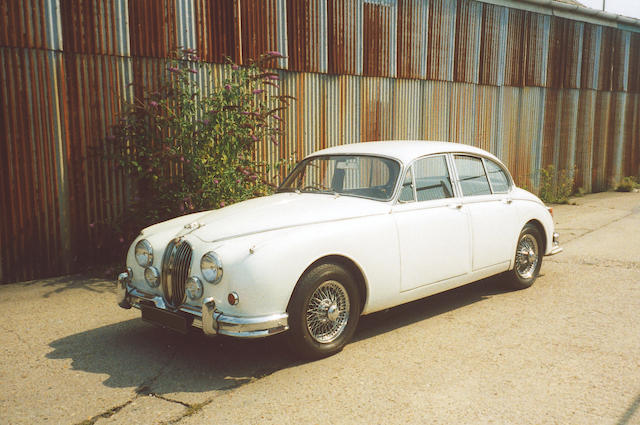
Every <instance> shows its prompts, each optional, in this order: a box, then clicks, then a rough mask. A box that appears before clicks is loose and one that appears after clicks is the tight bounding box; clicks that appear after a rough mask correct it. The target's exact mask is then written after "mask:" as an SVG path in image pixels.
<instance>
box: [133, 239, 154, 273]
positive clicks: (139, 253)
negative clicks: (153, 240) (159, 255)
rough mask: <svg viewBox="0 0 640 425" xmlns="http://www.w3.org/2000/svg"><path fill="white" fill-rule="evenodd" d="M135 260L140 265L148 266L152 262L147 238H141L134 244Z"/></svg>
mask: <svg viewBox="0 0 640 425" xmlns="http://www.w3.org/2000/svg"><path fill="white" fill-rule="evenodd" d="M136 261H137V262H138V264H140V266H142V267H147V266H150V265H151V263H153V248H151V244H150V243H149V241H148V240H146V239H142V240H140V241H138V243H137V244H136Z"/></svg>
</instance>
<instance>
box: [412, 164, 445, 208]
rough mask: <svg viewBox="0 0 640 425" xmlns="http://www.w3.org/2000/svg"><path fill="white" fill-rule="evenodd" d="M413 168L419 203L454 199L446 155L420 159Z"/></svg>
mask: <svg viewBox="0 0 640 425" xmlns="http://www.w3.org/2000/svg"><path fill="white" fill-rule="evenodd" d="M413 168H414V173H415V180H416V196H417V198H418V201H432V200H434V199H444V198H451V197H453V188H452V186H451V179H450V178H449V169H448V168H447V159H446V157H445V156H444V155H438V156H433V157H428V158H423V159H420V160H418V161H416V163H415V164H414V167H413Z"/></svg>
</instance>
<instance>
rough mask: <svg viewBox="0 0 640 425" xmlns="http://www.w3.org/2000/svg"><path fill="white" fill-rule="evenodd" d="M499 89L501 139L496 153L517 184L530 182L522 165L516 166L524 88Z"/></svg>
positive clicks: (498, 122)
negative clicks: (524, 173)
mask: <svg viewBox="0 0 640 425" xmlns="http://www.w3.org/2000/svg"><path fill="white" fill-rule="evenodd" d="M499 91H500V101H499V102H500V103H499V109H498V111H497V114H498V119H497V130H496V132H497V135H498V140H499V141H498V144H497V146H496V149H497V152H496V154H497V156H498V157H499V158H500V159H501V160H502V161H503V162H504V163H505V165H507V167H509V170H510V171H511V174H512V176H513V178H514V179H515V180H516V184H519V185H522V184H523V183H526V182H528V176H523V175H522V170H521V167H520V168H517V167H516V165H517V164H518V163H519V161H518V156H517V146H516V144H517V143H518V139H519V138H520V134H519V133H520V131H519V129H520V127H519V126H520V118H521V97H522V88H519V87H508V86H503V87H500V88H499ZM520 163H522V162H520ZM523 177H524V178H526V180H524V179H523Z"/></svg>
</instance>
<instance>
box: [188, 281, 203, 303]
mask: <svg viewBox="0 0 640 425" xmlns="http://www.w3.org/2000/svg"><path fill="white" fill-rule="evenodd" d="M186 290H187V296H188V297H189V299H191V300H197V299H198V298H200V297H201V296H202V292H203V288H202V282H200V279H198V278H197V277H195V276H191V277H190V278H189V279H187V285H186Z"/></svg>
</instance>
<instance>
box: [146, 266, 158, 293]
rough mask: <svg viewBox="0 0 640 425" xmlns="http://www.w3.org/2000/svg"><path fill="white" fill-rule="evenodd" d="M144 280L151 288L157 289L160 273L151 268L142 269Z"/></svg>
mask: <svg viewBox="0 0 640 425" xmlns="http://www.w3.org/2000/svg"><path fill="white" fill-rule="evenodd" d="M144 280H146V281H147V283H148V284H149V286H151V287H152V288H157V287H158V285H160V272H159V271H158V269H156V268H155V267H153V266H150V267H147V268H146V269H144Z"/></svg>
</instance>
